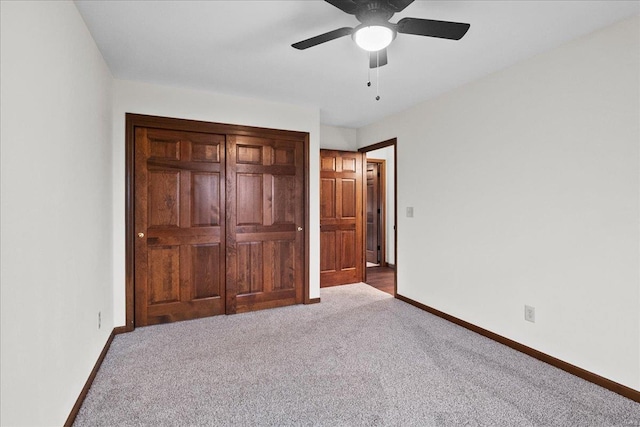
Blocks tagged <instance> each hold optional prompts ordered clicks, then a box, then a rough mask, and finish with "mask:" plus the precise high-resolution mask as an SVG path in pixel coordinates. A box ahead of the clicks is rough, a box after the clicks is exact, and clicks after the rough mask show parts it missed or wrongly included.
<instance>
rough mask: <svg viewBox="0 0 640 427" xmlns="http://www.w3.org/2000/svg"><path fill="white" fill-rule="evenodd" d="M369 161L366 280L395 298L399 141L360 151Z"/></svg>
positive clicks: (367, 174) (385, 142) (367, 175)
mask: <svg viewBox="0 0 640 427" xmlns="http://www.w3.org/2000/svg"><path fill="white" fill-rule="evenodd" d="M358 151H359V152H361V153H364V155H365V158H366V166H367V168H366V179H367V182H366V194H365V199H366V201H365V203H366V205H365V206H366V210H365V227H364V229H365V230H364V232H365V239H364V241H365V251H366V256H365V260H364V262H365V267H366V268H365V269H364V270H365V280H364V282H365V283H367V284H369V285H371V286H373V287H375V288H377V289H379V290H381V291H384V292H387V293H389V294H391V295H393V296H396V293H397V273H396V271H397V264H398V263H397V230H396V218H397V196H396V194H397V173H396V170H397V168H396V151H397V139H396V138H393V139H389V140H387V141H383V142H380V143H377V144H373V145H369V146H367V147H362V148H360V149H359V150H358Z"/></svg>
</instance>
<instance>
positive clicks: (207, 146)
mask: <svg viewBox="0 0 640 427" xmlns="http://www.w3.org/2000/svg"><path fill="white" fill-rule="evenodd" d="M224 145H225V136H224V135H216V134H208V133H198V132H185V131H173V130H165V129H152V128H142V127H138V128H136V129H135V152H134V163H135V175H134V181H135V184H134V188H135V195H134V197H135V202H134V203H135V208H134V212H135V213H134V223H135V234H136V236H135V237H134V238H135V244H134V246H135V247H134V257H135V262H134V266H135V267H134V268H135V272H134V274H135V325H136V326H144V325H152V324H156V323H166V322H173V321H176V320H185V319H193V318H197V317H204V316H211V315H215V314H222V313H224V312H225V286H224V285H225V253H224V247H225V235H224V232H223V231H224V227H225V206H224V193H225V181H224V176H225V159H224V155H225V151H224Z"/></svg>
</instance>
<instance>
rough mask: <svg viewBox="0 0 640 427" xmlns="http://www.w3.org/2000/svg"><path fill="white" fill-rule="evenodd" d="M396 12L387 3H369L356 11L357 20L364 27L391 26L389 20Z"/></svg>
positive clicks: (361, 5)
mask: <svg viewBox="0 0 640 427" xmlns="http://www.w3.org/2000/svg"><path fill="white" fill-rule="evenodd" d="M393 14H394V12H393V11H392V10H391V9H390V7H389V4H388V3H387V2H386V1H367V2H365V3H361V4H360V5H359V6H358V8H357V9H356V13H355V15H356V19H357V20H358V21H360V22H362V23H363V24H364V25H384V26H389V19H391V17H392V16H393Z"/></svg>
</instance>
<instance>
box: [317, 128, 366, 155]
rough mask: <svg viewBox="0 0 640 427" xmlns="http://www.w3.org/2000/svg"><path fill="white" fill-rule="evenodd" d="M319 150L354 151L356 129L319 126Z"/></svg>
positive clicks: (355, 147)
mask: <svg viewBox="0 0 640 427" xmlns="http://www.w3.org/2000/svg"><path fill="white" fill-rule="evenodd" d="M320 148H323V149H327V150H341V151H356V150H357V149H358V146H357V140H356V129H352V128H343V127H338V126H329V125H320Z"/></svg>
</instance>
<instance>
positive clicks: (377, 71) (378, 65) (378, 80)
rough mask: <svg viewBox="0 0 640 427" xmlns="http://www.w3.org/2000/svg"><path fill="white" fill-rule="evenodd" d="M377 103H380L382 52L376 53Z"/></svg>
mask: <svg viewBox="0 0 640 427" xmlns="http://www.w3.org/2000/svg"><path fill="white" fill-rule="evenodd" d="M376 65H377V67H376V101H380V51H377V52H376Z"/></svg>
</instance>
